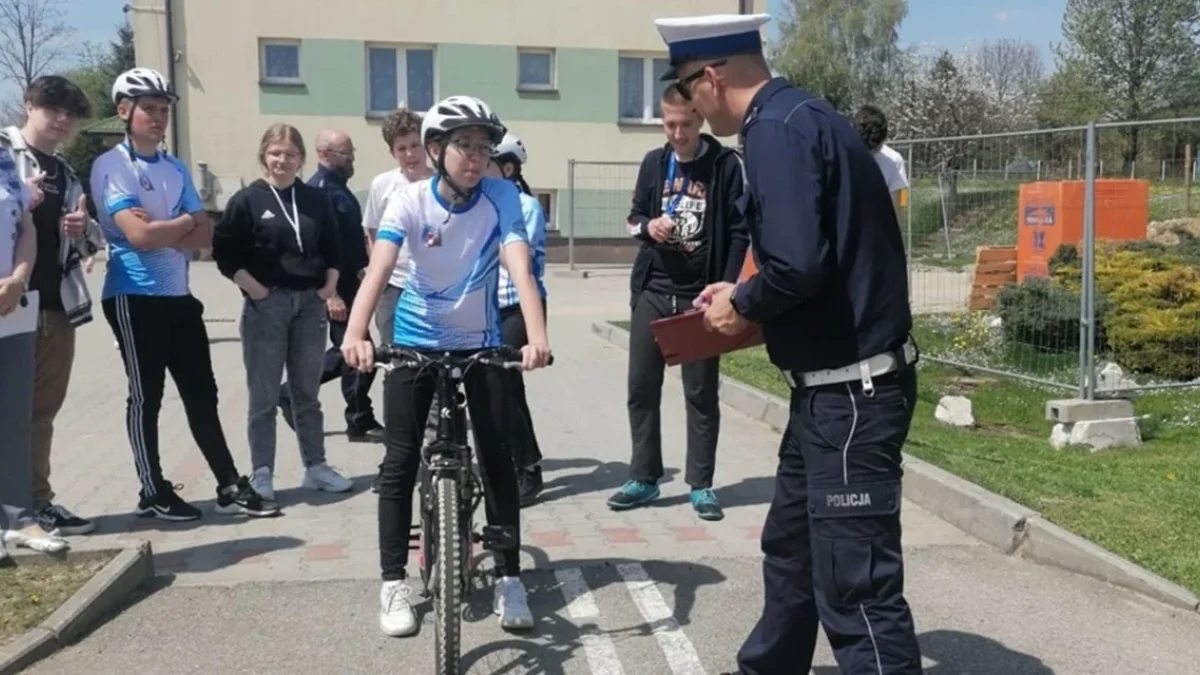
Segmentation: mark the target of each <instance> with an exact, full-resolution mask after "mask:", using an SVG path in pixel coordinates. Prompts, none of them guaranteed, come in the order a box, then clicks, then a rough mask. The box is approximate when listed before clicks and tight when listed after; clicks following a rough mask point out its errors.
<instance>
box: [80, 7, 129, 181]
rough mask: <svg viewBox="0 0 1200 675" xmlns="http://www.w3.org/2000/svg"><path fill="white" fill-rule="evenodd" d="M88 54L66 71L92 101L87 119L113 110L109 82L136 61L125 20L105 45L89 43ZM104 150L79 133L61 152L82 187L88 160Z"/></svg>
mask: <svg viewBox="0 0 1200 675" xmlns="http://www.w3.org/2000/svg"><path fill="white" fill-rule="evenodd" d="M88 53H89V54H91V58H90V59H89V61H88V63H87V64H86V65H83V66H80V67H79V68H76V69H75V70H73V71H71V72H69V73H67V77H68V78H70V80H71V81H72V82H74V83H75V84H77V85H78V86H79V88H80V89H82V90H83V92H84V93H85V94H87V97H88V99H89V100H90V101H91V102H92V119H91V120H86V121H83V122H81V124H84V125H86V124H88V122H91V121H95V120H101V119H105V118H107V117H112V116H113V115H115V114H117V106H116V104H114V103H113V102H112V93H111V92H112V83H113V80H115V79H116V77H117V75H120V74H121V73H122V72H124V71H126V70H129V69H130V68H133V67H134V66H136V65H137V63H136V60H135V58H134V52H133V28H132V26H130V25H129V24H128V23H125V24H122V25H120V26H118V27H117V39H116V41H115V42H110V43H109V44H108V45H106V46H99V47H93V48H91V49H89V50H88ZM102 152H104V142H103V140H102V139H101V138H99V137H97V136H91V135H85V134H79V135H78V136H76V137H75V139H74V140H73V141H72V142H71V143H70V145H68V146H66V147H65V148H63V156H64V157H66V158H67V161H68V162H69V163H70V164H71V166H72V167H74V168H75V171H76V172H77V173H78V174H79V175H80V176H81V177H84V190H85V191H88V190H89V189H90V188H89V186H88V182H87V179H86V176H88V175H89V174H90V173H91V169H92V162H93V161H95V159H96V157H97V156H99V155H100V153H102Z"/></svg>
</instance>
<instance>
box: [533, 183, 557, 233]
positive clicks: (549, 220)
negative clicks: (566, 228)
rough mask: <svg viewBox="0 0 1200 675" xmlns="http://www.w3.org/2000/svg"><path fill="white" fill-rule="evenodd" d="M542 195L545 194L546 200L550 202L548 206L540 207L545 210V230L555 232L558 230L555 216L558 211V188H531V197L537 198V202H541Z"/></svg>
mask: <svg viewBox="0 0 1200 675" xmlns="http://www.w3.org/2000/svg"><path fill="white" fill-rule="evenodd" d="M542 195H545V196H546V201H547V202H549V203H550V208H546V207H545V206H543V207H542V210H543V211H545V212H546V231H547V232H556V231H558V218H556V217H555V216H556V215H557V211H558V190H538V189H536V188H535V189H534V190H533V197H534V199H537V200H538V203H539V204H541V203H542V199H541V198H542Z"/></svg>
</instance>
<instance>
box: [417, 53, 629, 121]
mask: <svg viewBox="0 0 1200 675" xmlns="http://www.w3.org/2000/svg"><path fill="white" fill-rule="evenodd" d="M555 59H556V60H557V64H556V70H557V86H558V91H555V92H522V91H517V48H516V47H505V46H500V45H468V44H441V45H438V48H437V57H436V60H437V71H438V95H439V96H450V95H452V94H470V95H471V96H478V97H479V98H482V99H483V100H485V101H487V102H488V104H490V105H491V106H492V108H493V109H494V110H495V111H496V114H497V115H499V116H500V117H501V118H502V119H506V120H507V119H514V120H531V121H549V122H598V123H607V124H613V123H615V122H616V121H617V87H618V83H617V59H618V55H617V51H616V50H615V49H570V48H560V49H558V50H557V52H556V54H555Z"/></svg>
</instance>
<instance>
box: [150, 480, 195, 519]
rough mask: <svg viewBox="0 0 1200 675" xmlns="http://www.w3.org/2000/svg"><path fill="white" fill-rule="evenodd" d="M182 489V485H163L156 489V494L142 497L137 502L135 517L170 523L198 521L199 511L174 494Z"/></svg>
mask: <svg viewBox="0 0 1200 675" xmlns="http://www.w3.org/2000/svg"><path fill="white" fill-rule="evenodd" d="M182 487H183V486H182V485H171V484H170V483H163V484H162V485H161V486H159V488H158V494H155V495H153V496H150V497H146V496H143V497H142V499H141V501H139V502H138V507H137V515H138V516H139V517H141V518H157V519H159V520H169V521H171V522H183V521H187V520H199V519H200V509H198V508H196V507H194V506H192V505H191V504H189V503H187V502H185V501H183V499H182V498H181V497H180V496H179V494H178V493H177V492H175V491H176V490H178V489H180V488H182Z"/></svg>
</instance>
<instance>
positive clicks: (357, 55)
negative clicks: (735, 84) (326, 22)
mask: <svg viewBox="0 0 1200 675" xmlns="http://www.w3.org/2000/svg"><path fill="white" fill-rule="evenodd" d="M555 58H556V59H557V64H556V68H557V78H558V91H555V92H520V91H517V48H516V47H504V46H499V45H468V44H453V43H447V44H441V45H438V47H437V55H436V57H435V68H436V70H437V78H438V87H437V91H438V95H439V96H443V97H444V96H450V95H451V94H471V95H472V96H478V97H479V98H482V99H483V100H485V101H487V102H488V103H490V104H491V105H492V107H493V108H494V109H495V110H496V113H497V114H499V115H500V116H501V117H503V118H505V119H514V120H529V121H548V122H596V123H604V124H613V123H615V122H616V120H617V87H618V83H617V59H618V55H617V51H616V50H610V49H567V48H564V49H559V50H558V51H557V53H556V55H555ZM365 68H366V46H365V44H364V43H363V42H361V41H358V40H321V39H311V40H303V41H301V43H300V77H301V78H302V79H303V80H304V84H303V85H297V86H292V85H267V84H263V85H259V94H258V103H259V106H258V107H259V112H260V113H262V114H264V115H352V116H362V115H364V114H366V106H367V89H366V76H365ZM347 73H364V76H363V77H347Z"/></svg>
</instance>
